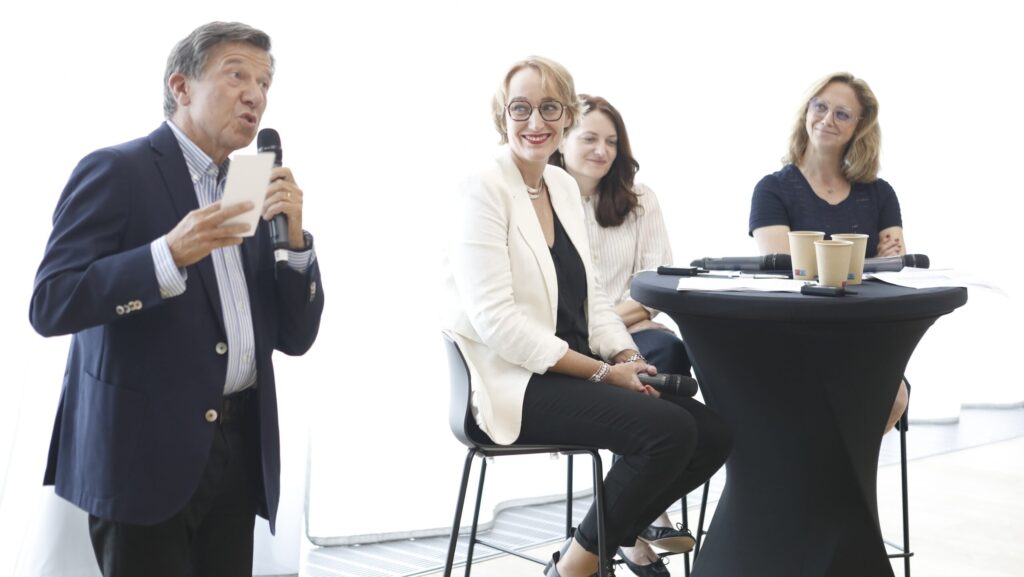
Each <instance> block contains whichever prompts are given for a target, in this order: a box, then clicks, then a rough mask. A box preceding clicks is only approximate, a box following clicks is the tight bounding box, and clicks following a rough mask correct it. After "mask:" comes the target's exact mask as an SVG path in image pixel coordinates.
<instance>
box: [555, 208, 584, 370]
mask: <svg viewBox="0 0 1024 577" xmlns="http://www.w3.org/2000/svg"><path fill="white" fill-rule="evenodd" d="M554 220H555V244H554V246H552V247H551V249H550V250H551V260H552V261H554V263H555V275H556V278H557V279H558V320H557V323H556V324H555V336H556V337H558V338H560V339H562V340H563V341H565V342H567V343H569V348H570V349H572V350H574V351H576V352H577V353H580V354H583V355H587V356H591V354H590V332H589V329H588V327H587V309H586V306H587V270H586V269H585V268H583V260H582V259H581V258H580V253H579V252H577V251H576V247H575V246H573V244H572V240H570V239H569V235H567V234H566V233H565V229H564V228H563V227H562V221H560V220H558V215H557V214H556V215H554Z"/></svg>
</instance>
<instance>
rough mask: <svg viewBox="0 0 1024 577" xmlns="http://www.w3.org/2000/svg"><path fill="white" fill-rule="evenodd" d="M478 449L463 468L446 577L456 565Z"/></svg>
mask: <svg viewBox="0 0 1024 577" xmlns="http://www.w3.org/2000/svg"><path fill="white" fill-rule="evenodd" d="M474 456H476V449H470V450H469V453H468V454H467V455H466V465H465V466H464V467H462V484H460V485H459V500H458V501H457V502H456V504H455V521H453V522H452V535H451V539H449V541H448V559H447V560H446V561H445V562H444V577H451V575H452V565H454V564H455V547H456V546H457V545H458V543H459V525H460V524H461V523H462V505H463V504H464V503H465V502H466V488H467V487H468V486H469V471H470V470H471V469H472V468H473V457H474Z"/></svg>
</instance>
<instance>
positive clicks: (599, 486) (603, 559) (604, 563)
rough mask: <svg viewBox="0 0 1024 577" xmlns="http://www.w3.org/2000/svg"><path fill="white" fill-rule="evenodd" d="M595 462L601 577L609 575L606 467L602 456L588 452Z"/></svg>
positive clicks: (595, 493) (595, 502) (595, 505)
mask: <svg viewBox="0 0 1024 577" xmlns="http://www.w3.org/2000/svg"><path fill="white" fill-rule="evenodd" d="M588 452H589V453H590V457H591V458H592V459H593V460H594V507H595V508H596V509H597V550H598V554H597V574H598V576H599V577H609V575H608V561H609V559H608V558H607V555H608V551H607V549H606V546H607V545H606V543H605V534H604V472H603V469H604V467H603V466H602V465H601V455H600V454H599V453H598V452H597V450H596V449H595V450H592V451H588Z"/></svg>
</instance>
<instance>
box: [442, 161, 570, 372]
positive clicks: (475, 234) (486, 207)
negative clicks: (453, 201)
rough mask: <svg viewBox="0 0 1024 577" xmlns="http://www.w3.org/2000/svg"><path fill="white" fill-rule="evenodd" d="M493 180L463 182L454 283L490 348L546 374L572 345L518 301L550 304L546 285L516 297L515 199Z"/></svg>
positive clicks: (485, 177)
mask: <svg viewBox="0 0 1024 577" xmlns="http://www.w3.org/2000/svg"><path fill="white" fill-rule="evenodd" d="M490 176H492V175H483V176H477V177H474V178H471V179H469V180H468V181H466V182H465V183H464V184H463V188H462V191H461V195H460V197H461V215H459V218H458V219H457V220H456V221H455V224H454V226H455V227H456V231H455V237H454V240H453V242H452V246H451V247H450V249H449V255H450V259H451V267H452V276H453V279H454V284H455V287H456V289H457V291H458V295H459V300H460V303H461V305H462V307H463V310H464V311H465V313H466V316H467V317H468V319H469V322H470V324H471V325H472V326H473V329H474V330H475V331H476V333H477V335H478V336H479V337H480V339H481V340H482V341H483V344H484V345H486V346H487V347H488V348H490V349H491V350H492V351H494V352H495V353H497V354H498V355H499V356H500V357H501V358H503V359H505V360H506V361H508V362H509V363H512V364H514V365H518V366H520V367H523V368H524V369H526V370H529V371H531V372H534V373H544V372H546V371H547V370H548V368H550V367H551V366H552V365H554V364H555V363H557V362H558V360H559V359H561V358H562V357H563V356H564V355H565V353H566V351H567V350H568V349H569V345H568V344H567V343H566V342H565V341H563V340H562V339H559V338H558V337H556V336H555V335H554V331H553V330H552V328H550V327H546V326H545V325H544V323H543V322H542V321H540V320H538V318H542V317H539V315H537V314H536V312H535V311H530V310H527V309H526V308H524V307H526V306H528V305H526V304H519V303H517V297H518V298H520V299H522V300H524V301H528V300H530V298H529V297H531V296H542V299H543V302H544V303H546V302H547V295H546V292H544V291H546V288H545V285H544V284H543V283H540V286H537V287H535V289H533V290H536V291H538V293H539V295H517V294H516V284H515V281H516V279H514V278H513V272H512V259H511V257H510V243H511V242H512V239H510V238H509V237H510V235H513V234H518V231H517V230H515V225H514V223H513V222H512V216H511V215H512V208H511V206H510V205H511V201H512V198H511V197H510V195H509V194H508V191H507V186H505V185H504V183H503V182H501V179H500V178H491V177H490ZM535 300H540V299H539V298H538V299H535ZM548 316H550V314H549V313H548Z"/></svg>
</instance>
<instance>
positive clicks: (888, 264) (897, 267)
mask: <svg viewBox="0 0 1024 577" xmlns="http://www.w3.org/2000/svg"><path fill="white" fill-rule="evenodd" d="M929 266H931V260H930V259H929V258H928V255H924V254H905V255H902V256H882V257H876V258H866V259H864V272H899V271H901V270H903V268H904V267H910V268H928V267H929Z"/></svg>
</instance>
